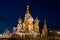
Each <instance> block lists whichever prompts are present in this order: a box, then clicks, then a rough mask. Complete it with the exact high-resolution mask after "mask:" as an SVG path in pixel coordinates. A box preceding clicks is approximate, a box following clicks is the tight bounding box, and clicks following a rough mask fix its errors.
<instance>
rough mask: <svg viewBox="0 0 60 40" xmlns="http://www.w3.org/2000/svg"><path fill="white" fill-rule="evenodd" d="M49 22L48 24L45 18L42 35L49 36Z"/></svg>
mask: <svg viewBox="0 0 60 40" xmlns="http://www.w3.org/2000/svg"><path fill="white" fill-rule="evenodd" d="M47 31H48V30H47V24H46V20H44V25H43V29H42V37H47Z"/></svg>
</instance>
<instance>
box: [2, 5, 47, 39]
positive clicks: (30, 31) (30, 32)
mask: <svg viewBox="0 0 60 40" xmlns="http://www.w3.org/2000/svg"><path fill="white" fill-rule="evenodd" d="M39 23H40V21H39V19H38V17H36V18H35V20H34V19H33V17H32V16H31V14H30V11H29V6H28V5H27V8H26V14H25V17H24V20H22V18H19V19H18V24H17V27H13V31H12V33H10V32H9V31H8V30H7V31H6V32H4V33H3V34H2V36H3V38H5V37H6V38H9V37H13V36H14V37H15V36H17V35H18V36H17V37H21V38H23V37H26V36H29V37H37V35H39V37H43V36H46V34H47V25H46V20H44V25H43V29H42V33H40V29H39Z"/></svg>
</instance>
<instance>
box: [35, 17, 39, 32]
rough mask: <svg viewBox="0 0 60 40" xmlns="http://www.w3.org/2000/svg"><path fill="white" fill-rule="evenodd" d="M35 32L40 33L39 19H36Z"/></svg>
mask: <svg viewBox="0 0 60 40" xmlns="http://www.w3.org/2000/svg"><path fill="white" fill-rule="evenodd" d="M34 31H35V32H39V20H38V17H36V19H35V21H34Z"/></svg>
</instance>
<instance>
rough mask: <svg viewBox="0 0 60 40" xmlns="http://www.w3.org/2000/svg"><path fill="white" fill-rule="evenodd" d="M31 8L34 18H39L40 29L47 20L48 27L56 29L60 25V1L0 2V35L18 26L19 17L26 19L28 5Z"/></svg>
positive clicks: (5, 0)
mask: <svg viewBox="0 0 60 40" xmlns="http://www.w3.org/2000/svg"><path fill="white" fill-rule="evenodd" d="M27 2H28V5H29V6H30V13H31V15H32V17H33V18H34V19H35V17H38V18H39V20H40V27H41V28H42V26H43V21H44V19H46V21H47V27H48V28H51V29H54V28H55V27H56V26H57V24H58V25H60V1H58V0H28V1H26V0H0V33H2V32H3V31H4V29H9V30H10V31H12V28H13V27H14V26H16V25H17V20H18V18H19V17H22V18H24V15H25V11H26V4H27Z"/></svg>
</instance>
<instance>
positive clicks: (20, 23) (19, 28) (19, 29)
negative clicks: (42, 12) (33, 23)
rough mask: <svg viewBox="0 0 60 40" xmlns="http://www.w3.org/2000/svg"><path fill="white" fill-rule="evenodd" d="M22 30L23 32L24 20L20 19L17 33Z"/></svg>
mask: <svg viewBox="0 0 60 40" xmlns="http://www.w3.org/2000/svg"><path fill="white" fill-rule="evenodd" d="M21 30H22V19H21V18H19V19H18V24H17V31H18V32H19V31H21Z"/></svg>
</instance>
